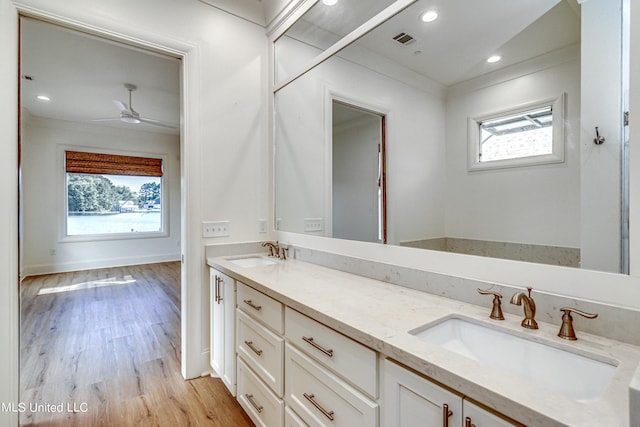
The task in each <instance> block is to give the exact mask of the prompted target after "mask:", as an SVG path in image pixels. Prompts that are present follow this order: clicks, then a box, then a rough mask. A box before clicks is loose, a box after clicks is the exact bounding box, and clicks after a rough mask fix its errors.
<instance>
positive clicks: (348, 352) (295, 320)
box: [285, 307, 378, 399]
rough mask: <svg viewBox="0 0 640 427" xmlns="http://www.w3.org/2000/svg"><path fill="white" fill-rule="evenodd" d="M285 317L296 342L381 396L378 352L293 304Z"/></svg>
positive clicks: (286, 310) (367, 390)
mask: <svg viewBox="0 0 640 427" xmlns="http://www.w3.org/2000/svg"><path fill="white" fill-rule="evenodd" d="M285 317H286V321H285V328H286V331H285V335H286V337H287V338H288V339H289V341H290V342H291V343H292V344H294V345H296V346H298V347H299V348H300V349H301V350H302V351H304V352H305V353H306V354H308V355H309V356H311V357H312V358H313V359H315V360H316V361H318V362H320V363H321V364H323V365H324V366H326V367H328V368H329V369H331V370H333V371H334V372H335V373H337V374H339V375H341V376H342V377H344V378H345V379H346V380H347V381H348V382H350V383H352V384H353V385H354V386H356V387H357V388H358V389H360V390H362V391H363V392H365V393H366V394H368V395H369V396H370V397H372V398H374V399H375V398H377V397H378V375H377V374H378V358H377V355H376V352H375V351H373V350H371V349H370V348H367V347H365V346H363V345H362V344H360V343H357V342H356V341H354V340H352V339H350V338H347V337H346V336H344V335H342V334H340V333H338V332H336V331H334V330H333V329H331V328H328V327H326V326H325V325H323V324H322V323H319V322H316V321H315V320H313V319H311V318H309V317H307V316H305V315H303V314H300V313H298V312H297V311H295V310H292V309H290V308H289V307H287V308H286V309H285Z"/></svg>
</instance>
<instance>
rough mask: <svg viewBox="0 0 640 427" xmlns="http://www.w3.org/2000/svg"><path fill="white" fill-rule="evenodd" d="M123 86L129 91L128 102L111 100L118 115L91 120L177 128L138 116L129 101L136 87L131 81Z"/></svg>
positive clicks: (170, 124)
mask: <svg viewBox="0 0 640 427" xmlns="http://www.w3.org/2000/svg"><path fill="white" fill-rule="evenodd" d="M124 87H125V89H127V90H128V91H129V104H125V103H124V102H122V101H118V100H115V99H114V100H113V103H114V104H115V105H116V107H118V109H119V110H120V117H111V118H106V119H93V120H92V121H93V122H113V121H121V122H125V123H146V124H150V125H154V126H162V127H165V128H170V129H176V128H177V126H176V125H174V124H172V123H168V122H163V121H161V120H155V119H150V118H148V117H142V116H140V113H138V112H137V111H136V110H134V109H133V104H132V103H131V93H132V92H133V91H134V90H136V89H137V88H138V87H137V86H136V85H134V84H131V83H125V84H124Z"/></svg>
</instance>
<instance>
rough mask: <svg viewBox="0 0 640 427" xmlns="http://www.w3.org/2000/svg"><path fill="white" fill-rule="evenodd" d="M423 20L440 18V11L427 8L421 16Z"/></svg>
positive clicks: (431, 20) (430, 20) (428, 20)
mask: <svg viewBox="0 0 640 427" xmlns="http://www.w3.org/2000/svg"><path fill="white" fill-rule="evenodd" d="M420 19H421V20H422V22H433V21H435V20H436V19H438V12H436V11H435V10H427V11H426V12H425V13H423V14H422V16H420Z"/></svg>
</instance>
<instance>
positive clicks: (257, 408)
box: [244, 394, 263, 413]
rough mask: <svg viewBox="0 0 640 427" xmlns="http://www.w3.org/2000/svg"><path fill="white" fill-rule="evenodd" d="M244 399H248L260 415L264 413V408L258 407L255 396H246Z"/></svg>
mask: <svg viewBox="0 0 640 427" xmlns="http://www.w3.org/2000/svg"><path fill="white" fill-rule="evenodd" d="M244 397H246V398H247V400H248V401H249V403H251V406H253V407H254V408H256V411H258V413H261V412H262V409H263V408H262V406H260V405H258V404H257V403H256V401H255V400H253V394H245V395H244Z"/></svg>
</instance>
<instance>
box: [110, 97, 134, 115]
mask: <svg viewBox="0 0 640 427" xmlns="http://www.w3.org/2000/svg"><path fill="white" fill-rule="evenodd" d="M113 103H114V104H115V105H116V107H118V110H120V112H126V113H129V114H131V108H129V106H128V105H127V104H125V103H124V102H122V101H118V100H117V99H114V100H113Z"/></svg>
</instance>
